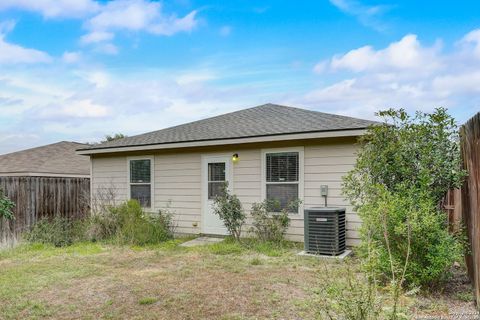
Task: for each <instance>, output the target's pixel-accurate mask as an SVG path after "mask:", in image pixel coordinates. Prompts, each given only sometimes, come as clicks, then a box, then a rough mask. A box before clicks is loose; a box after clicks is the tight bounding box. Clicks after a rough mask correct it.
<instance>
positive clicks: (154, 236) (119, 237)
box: [87, 200, 174, 245]
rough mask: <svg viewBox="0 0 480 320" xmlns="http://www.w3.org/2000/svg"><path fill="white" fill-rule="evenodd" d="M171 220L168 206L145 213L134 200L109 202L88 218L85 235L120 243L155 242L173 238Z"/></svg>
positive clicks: (143, 243)
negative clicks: (154, 211) (102, 209)
mask: <svg viewBox="0 0 480 320" xmlns="http://www.w3.org/2000/svg"><path fill="white" fill-rule="evenodd" d="M173 234H174V224H173V219H172V214H171V213H170V212H169V211H168V210H160V211H159V212H158V213H146V212H144V210H143V208H142V207H141V205H140V204H139V203H138V201H136V200H130V201H128V202H125V203H123V204H121V205H119V206H111V207H109V208H108V209H107V210H104V211H103V212H99V213H97V214H95V215H93V216H92V217H91V218H90V222H89V226H88V228H87V237H88V239H89V240H92V241H101V240H112V241H116V242H118V243H120V244H130V245H146V244H157V243H160V242H163V241H166V240H169V239H172V238H173Z"/></svg>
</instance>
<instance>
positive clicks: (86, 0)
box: [0, 0, 99, 18]
mask: <svg viewBox="0 0 480 320" xmlns="http://www.w3.org/2000/svg"><path fill="white" fill-rule="evenodd" d="M7 9H22V10H28V11H33V12H38V13H40V14H41V15H42V16H44V17H45V18H81V17H85V16H87V15H89V14H92V13H94V12H96V11H97V10H98V9H99V4H98V3H97V2H96V1H94V0H2V1H0V10H7Z"/></svg>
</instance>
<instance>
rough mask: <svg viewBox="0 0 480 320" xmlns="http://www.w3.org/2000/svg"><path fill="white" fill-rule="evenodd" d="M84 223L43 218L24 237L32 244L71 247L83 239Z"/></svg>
mask: <svg viewBox="0 0 480 320" xmlns="http://www.w3.org/2000/svg"><path fill="white" fill-rule="evenodd" d="M84 227H85V224H84V221H82V220H76V221H73V220H69V219H66V218H62V217H54V218H43V219H41V220H40V221H38V222H37V223H36V224H35V225H34V226H33V228H32V229H31V230H30V231H29V232H27V233H25V235H24V237H25V239H26V240H27V241H29V242H32V243H44V244H52V245H54V246H56V247H64V246H68V245H71V244H72V243H74V242H76V241H81V240H83V239H84Z"/></svg>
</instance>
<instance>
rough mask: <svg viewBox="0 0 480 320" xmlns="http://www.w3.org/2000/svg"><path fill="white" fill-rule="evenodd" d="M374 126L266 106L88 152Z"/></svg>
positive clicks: (336, 116) (160, 131)
mask: <svg viewBox="0 0 480 320" xmlns="http://www.w3.org/2000/svg"><path fill="white" fill-rule="evenodd" d="M375 123H376V122H374V121H369V120H362V119H357V118H351V117H345V116H340V115H335V114H329V113H323V112H317V111H310V110H305V109H299V108H293V107H286V106H280V105H275V104H265V105H261V106H258V107H253V108H249V109H244V110H240V111H236V112H231V113H227V114H223V115H219V116H216V117H212V118H208V119H204V120H199V121H195V122H191V123H187V124H182V125H179V126H175V127H171V128H166V129H162V130H158V131H153V132H149V133H145V134H140V135H137V136H132V137H127V138H124V139H120V140H115V141H110V142H106V143H102V144H98V145H94V146H91V147H90V148H88V149H103V148H114V147H131V146H142V145H151V144H165V143H178V142H192V141H206V140H220V139H232V138H246V137H259V136H269V135H280V134H291V133H305V132H320V131H338V130H349V129H364V128H366V127H368V126H370V125H373V124H375Z"/></svg>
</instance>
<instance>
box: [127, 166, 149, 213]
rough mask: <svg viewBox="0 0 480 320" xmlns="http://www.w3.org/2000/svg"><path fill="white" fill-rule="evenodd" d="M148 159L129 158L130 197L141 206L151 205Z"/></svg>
mask: <svg viewBox="0 0 480 320" xmlns="http://www.w3.org/2000/svg"><path fill="white" fill-rule="evenodd" d="M150 172H151V161H150V159H139V160H130V199H134V200H137V201H138V202H140V204H141V205H142V207H146V208H150V207H151V206H152V185H151V173H150Z"/></svg>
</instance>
